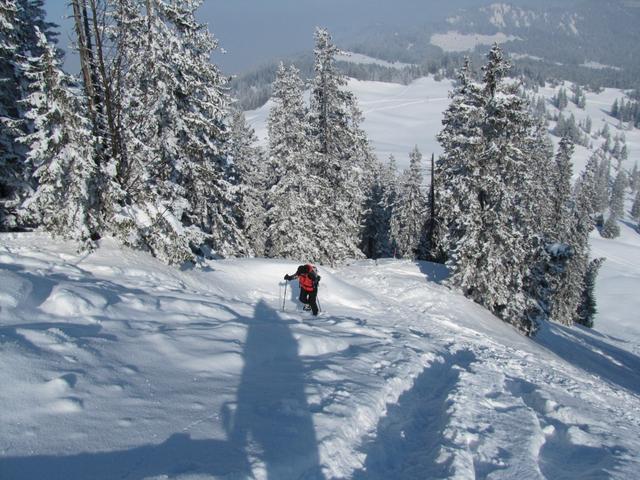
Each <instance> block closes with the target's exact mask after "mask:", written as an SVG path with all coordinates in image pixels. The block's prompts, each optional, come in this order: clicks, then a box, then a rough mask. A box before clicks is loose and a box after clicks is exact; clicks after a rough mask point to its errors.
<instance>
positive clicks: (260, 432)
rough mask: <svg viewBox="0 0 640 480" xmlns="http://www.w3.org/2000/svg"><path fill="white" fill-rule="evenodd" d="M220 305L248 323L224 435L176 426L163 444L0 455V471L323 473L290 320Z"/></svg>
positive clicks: (56, 475)
mask: <svg viewBox="0 0 640 480" xmlns="http://www.w3.org/2000/svg"><path fill="white" fill-rule="evenodd" d="M225 308H226V309H227V310H228V311H229V312H231V313H233V314H234V316H236V317H237V320H238V321H240V322H242V323H244V324H246V325H247V326H248V330H247V336H246V339H245V343H244V351H243V358H244V369H243V371H242V376H241V380H240V384H239V387H238V390H237V397H236V400H235V402H233V403H230V404H227V405H225V406H224V407H223V411H222V418H223V422H224V426H225V429H226V431H227V435H228V438H227V439H226V440H223V439H193V438H191V436H190V435H189V434H188V433H176V434H174V435H172V436H171V437H169V438H168V439H167V440H166V441H164V442H163V443H161V444H150V445H143V446H139V447H135V448H131V449H128V450H118V451H112V452H98V453H79V454H74V455H66V456H65V455H31V456H22V457H0V478H2V479H3V480H4V479H7V480H9V479H11V480H33V479H38V478H46V479H49V480H87V479H92V480H107V479H109V480H111V479H114V478H126V479H129V480H143V479H145V478H149V477H163V478H164V477H167V478H176V477H179V476H182V475H211V476H225V477H227V476H228V477H229V478H252V477H253V474H252V471H255V470H256V469H262V470H263V471H264V473H265V476H266V478H268V479H270V480H274V479H294V478H295V479H298V478H305V479H308V480H324V478H325V477H324V475H323V474H322V471H321V468H320V458H319V453H318V444H317V439H316V434H315V429H314V425H313V420H312V417H311V413H310V409H309V404H308V402H307V397H306V393H305V385H306V380H305V371H306V368H305V365H304V364H303V362H302V359H301V358H300V356H299V354H298V344H297V342H296V340H295V338H294V337H293V335H292V333H291V331H290V329H289V327H288V324H287V323H286V322H283V321H282V320H281V319H280V317H279V315H278V313H277V311H275V310H274V309H272V308H270V307H269V306H268V305H267V304H266V303H265V302H264V301H260V302H259V303H258V305H257V306H256V307H255V311H254V316H253V318H249V317H243V316H242V315H239V314H238V313H237V312H235V311H233V310H232V309H231V308H229V307H225ZM84 334H89V335H95V334H97V332H93V331H92V332H84ZM211 393H212V394H215V392H211ZM61 434H64V432H61Z"/></svg>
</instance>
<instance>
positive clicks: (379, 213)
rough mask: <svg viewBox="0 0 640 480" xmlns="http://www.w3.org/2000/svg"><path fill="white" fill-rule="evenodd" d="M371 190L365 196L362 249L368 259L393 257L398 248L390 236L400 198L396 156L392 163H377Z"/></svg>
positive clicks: (390, 158) (391, 160) (390, 161)
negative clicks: (392, 221) (398, 195)
mask: <svg viewBox="0 0 640 480" xmlns="http://www.w3.org/2000/svg"><path fill="white" fill-rule="evenodd" d="M373 172H374V176H373V183H372V187H371V189H370V191H369V193H368V195H367V197H366V202H365V217H364V222H363V231H362V244H361V249H362V251H363V252H364V253H365V255H366V256H367V258H381V257H391V256H394V255H395V254H396V250H397V246H396V245H395V243H394V242H393V238H392V235H391V231H392V227H391V219H392V212H393V207H394V205H395V202H396V197H397V185H396V183H397V179H396V175H397V174H396V164H395V158H394V157H393V155H390V156H389V163H388V164H387V165H381V164H380V163H376V164H375V166H374V169H373Z"/></svg>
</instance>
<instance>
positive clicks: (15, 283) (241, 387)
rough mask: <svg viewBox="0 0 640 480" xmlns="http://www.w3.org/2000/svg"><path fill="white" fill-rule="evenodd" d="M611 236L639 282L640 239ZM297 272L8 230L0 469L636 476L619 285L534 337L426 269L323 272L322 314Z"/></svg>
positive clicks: (90, 474) (639, 464)
mask: <svg viewBox="0 0 640 480" xmlns="http://www.w3.org/2000/svg"><path fill="white" fill-rule="evenodd" d="M626 233H629V234H630V232H626ZM624 242H628V244H627V247H628V248H629V255H632V256H631V257H628V258H631V259H632V260H630V261H628V262H627V263H628V265H627V270H626V272H627V274H628V275H633V276H635V277H634V278H635V279H636V280H637V278H638V276H639V275H640V269H637V268H636V267H637V266H638V264H639V263H640V255H639V254H638V251H639V248H640V242H638V239H637V238H636V237H632V236H629V237H628V238H627V237H623V238H622V239H621V240H620V242H619V244H623V243H624ZM611 245H613V243H608V244H604V243H603V244H602V249H603V251H607V252H608V251H609V250H610V249H611ZM622 264H623V263H622V259H621V263H620V264H619V265H620V268H622V267H621V266H622ZM633 265H635V267H634V266H633ZM295 267H296V264H295V263H292V262H286V261H273V260H260V259H254V260H226V261H219V262H211V263H210V264H208V266H207V267H206V268H204V269H202V270H182V271H181V270H177V269H173V268H170V267H166V266H164V265H162V264H161V263H159V262H157V261H156V260H154V259H152V258H150V257H149V256H147V255H146V254H143V253H139V252H133V251H129V250H126V249H121V248H118V247H116V246H115V244H114V243H112V242H110V241H108V240H105V241H102V243H101V245H100V248H99V249H98V250H97V251H96V252H94V253H92V254H90V255H79V254H76V253H75V251H74V248H73V246H69V245H66V244H64V243H62V242H59V241H54V240H51V239H50V238H48V237H47V236H45V235H43V234H2V235H0V276H1V279H0V364H1V365H2V368H1V369H0V385H2V388H1V389H0V405H1V406H2V408H0V424H1V425H2V429H1V430H0V478H2V480H26V479H29V480H31V479H45V478H46V479H51V480H55V479H61V480H62V479H64V480H73V479H87V480H89V479H91V480H100V479H120V478H126V479H167V478H172V479H173V478H177V479H183V480H186V479H189V480H192V479H241V478H256V479H266V478H269V479H424V478H458V479H471V478H478V479H480V478H483V479H484V478H487V479H514V478H517V479H542V478H548V479H561V478H566V479H569V478H591V479H597V478H619V479H628V478H635V476H636V475H637V472H638V471H640V357H639V356H638V355H639V353H638V348H639V345H640V335H638V333H637V330H633V329H630V330H629V331H626V330H625V325H624V322H629V323H631V322H630V321H629V317H630V312H627V311H625V310H624V308H625V307H624V306H623V304H625V302H627V300H628V299H627V297H626V296H625V297H616V298H615V300H614V301H615V303H618V304H620V307H619V309H620V310H619V312H617V313H616V315H613V316H611V317H608V316H605V317H599V318H598V320H597V321H598V325H599V326H600V325H603V326H604V325H609V326H608V327H606V328H604V329H603V330H599V329H597V330H594V331H587V330H585V329H582V328H565V327H560V326H556V325H549V326H547V327H545V328H544V330H543V331H542V332H541V333H540V335H539V336H538V338H537V339H536V340H535V341H532V340H530V339H527V338H524V337H522V336H520V335H519V334H517V333H516V332H515V331H513V330H512V329H511V328H510V327H509V326H507V325H506V324H504V323H502V322H501V321H499V320H497V319H496V318H494V317H493V316H491V315H490V314H489V313H487V312H486V311H485V310H484V309H482V308H480V307H479V306H477V305H475V304H473V303H471V302H469V301H468V300H467V299H465V298H464V297H462V296H461V295H458V294H456V293H454V292H451V291H449V290H448V289H447V288H446V287H445V286H443V285H442V284H441V280H442V279H443V278H444V277H445V275H446V272H445V271H443V270H442V268H441V267H438V266H436V265H432V264H428V263H413V262H408V261H395V260H385V261H379V262H377V263H376V262H373V261H363V262H356V263H354V264H351V265H348V266H345V267H343V268H340V269H337V270H332V269H329V268H324V267H320V274H321V275H322V282H321V287H320V300H321V302H322V307H323V308H324V310H325V311H324V312H323V314H322V315H321V316H320V317H318V318H313V317H311V316H308V314H307V313H306V312H301V311H300V310H299V307H298V305H297V304H296V302H295V296H296V295H297V291H296V289H295V288H294V289H293V290H291V289H289V290H288V291H287V294H286V297H285V295H284V289H283V281H282V277H283V276H284V274H285V273H287V272H288V273H291V272H292V271H293V270H294V268H295ZM629 272H631V273H629ZM620 281H621V282H623V281H622V280H620ZM636 291H637V290H636ZM601 293H602V292H601ZM605 295H608V294H607V293H606V292H605ZM608 298H609V297H608V296H605V300H606V299H608ZM283 301H284V305H285V310H286V311H284V312H283V311H282V302H283ZM627 305H628V303H627ZM607 308H608V307H607ZM603 311H604V308H603ZM607 329H609V330H607Z"/></svg>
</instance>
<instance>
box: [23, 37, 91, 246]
mask: <svg viewBox="0 0 640 480" xmlns="http://www.w3.org/2000/svg"><path fill="white" fill-rule="evenodd" d="M38 51H40V52H42V54H41V55H40V56H39V57H32V58H31V59H30V61H29V67H28V68H27V69H26V75H27V77H28V78H29V80H30V81H31V86H32V88H33V91H32V93H31V94H30V95H29V96H28V97H27V99H26V101H25V106H26V107H27V108H28V111H27V113H26V115H25V117H26V118H27V119H28V120H29V121H30V122H31V123H32V125H33V127H34V129H33V133H31V134H29V135H26V136H24V137H22V138H21V139H20V140H21V141H22V142H24V143H25V144H26V145H27V146H28V153H27V157H26V161H27V164H28V165H29V169H30V170H34V172H35V173H34V177H35V179H36V180H37V186H36V190H35V192H34V194H33V195H31V196H30V197H29V198H28V199H27V200H26V201H25V204H24V209H25V211H24V212H23V216H24V218H25V219H26V220H27V221H29V220H30V221H31V223H33V224H36V225H41V226H43V227H44V228H45V229H46V230H48V231H50V232H51V233H53V234H55V235H58V236H62V237H65V238H70V239H74V240H78V241H81V242H84V243H87V242H89V240H90V238H91V237H92V236H94V235H95V233H96V224H95V217H94V213H95V212H93V211H92V209H91V206H92V196H93V195H94V191H93V186H94V177H95V174H96V172H95V170H96V169H95V164H94V163H93V158H92V146H93V138H92V135H91V131H90V125H89V124H88V122H87V119H86V117H85V116H84V113H85V106H84V105H83V102H82V100H81V99H80V98H79V96H78V92H77V89H75V88H74V80H73V79H72V78H71V77H69V76H68V75H66V74H64V73H63V72H62V69H61V64H60V61H59V59H58V54H57V51H56V49H55V47H54V46H53V45H51V44H50V43H49V42H48V40H47V39H46V37H45V36H44V34H41V35H40V38H39V41H38Z"/></svg>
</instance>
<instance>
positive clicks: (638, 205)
mask: <svg viewBox="0 0 640 480" xmlns="http://www.w3.org/2000/svg"><path fill="white" fill-rule="evenodd" d="M631 218H633V219H634V220H635V221H636V222H638V221H640V190H638V191H637V192H636V198H635V199H634V200H633V205H632V206H631Z"/></svg>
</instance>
